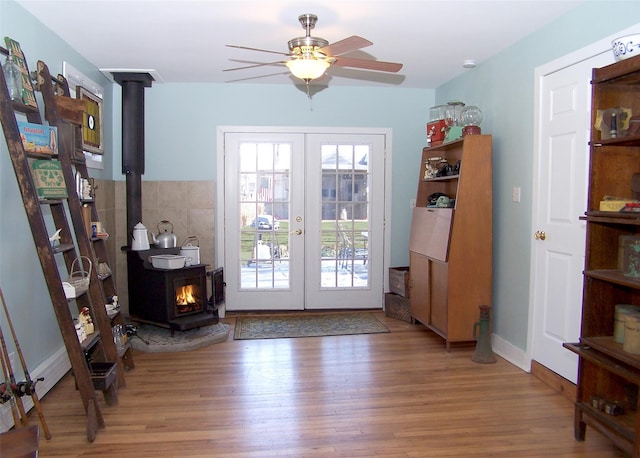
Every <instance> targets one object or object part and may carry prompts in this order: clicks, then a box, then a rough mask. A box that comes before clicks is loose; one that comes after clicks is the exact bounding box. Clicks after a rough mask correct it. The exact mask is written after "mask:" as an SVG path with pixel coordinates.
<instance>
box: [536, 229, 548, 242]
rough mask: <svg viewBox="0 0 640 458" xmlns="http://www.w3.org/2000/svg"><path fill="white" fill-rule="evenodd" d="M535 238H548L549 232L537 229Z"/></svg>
mask: <svg viewBox="0 0 640 458" xmlns="http://www.w3.org/2000/svg"><path fill="white" fill-rule="evenodd" d="M533 238H535V239H536V240H545V239H546V238H547V234H546V233H545V231H536V233H535V234H533Z"/></svg>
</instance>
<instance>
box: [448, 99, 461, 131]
mask: <svg viewBox="0 0 640 458" xmlns="http://www.w3.org/2000/svg"><path fill="white" fill-rule="evenodd" d="M463 109H464V102H460V101H458V100H452V101H451V102H448V103H447V105H446V107H445V112H446V116H445V120H446V121H447V125H448V126H449V127H451V126H461V125H462V123H461V121H460V114H461V113H462V110H463Z"/></svg>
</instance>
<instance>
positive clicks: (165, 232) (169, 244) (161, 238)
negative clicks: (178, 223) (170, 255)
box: [151, 220, 178, 248]
mask: <svg viewBox="0 0 640 458" xmlns="http://www.w3.org/2000/svg"><path fill="white" fill-rule="evenodd" d="M161 227H162V229H161ZM169 227H170V228H171V229H169ZM151 237H152V238H153V244H154V245H156V246H158V247H159V248H175V247H176V245H177V244H178V237H176V234H174V233H173V224H171V222H169V221H167V220H162V221H160V222H159V223H158V235H155V234H154V233H151Z"/></svg>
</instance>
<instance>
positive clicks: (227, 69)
mask: <svg viewBox="0 0 640 458" xmlns="http://www.w3.org/2000/svg"><path fill="white" fill-rule="evenodd" d="M285 62H286V61H284V60H280V61H277V62H264V63H261V64H254V65H246V66H244V67H234V68H225V69H223V70H222V71H223V72H232V71H234V70H244V69H246V68H255V67H264V66H266V65H279V64H284V63H285Z"/></svg>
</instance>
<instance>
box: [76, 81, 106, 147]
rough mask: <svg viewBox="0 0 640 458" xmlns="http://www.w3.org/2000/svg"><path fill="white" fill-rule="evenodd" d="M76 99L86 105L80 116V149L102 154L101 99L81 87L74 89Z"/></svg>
mask: <svg viewBox="0 0 640 458" xmlns="http://www.w3.org/2000/svg"><path fill="white" fill-rule="evenodd" d="M76 98H78V99H81V100H84V102H85V105H86V108H85V110H84V114H83V116H82V149H83V150H84V151H89V152H91V153H96V154H102V153H103V144H102V142H103V132H102V99H101V98H100V97H98V96H97V95H95V94H93V93H91V92H89V91H88V90H87V89H85V88H84V87H82V86H78V87H77V88H76Z"/></svg>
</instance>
